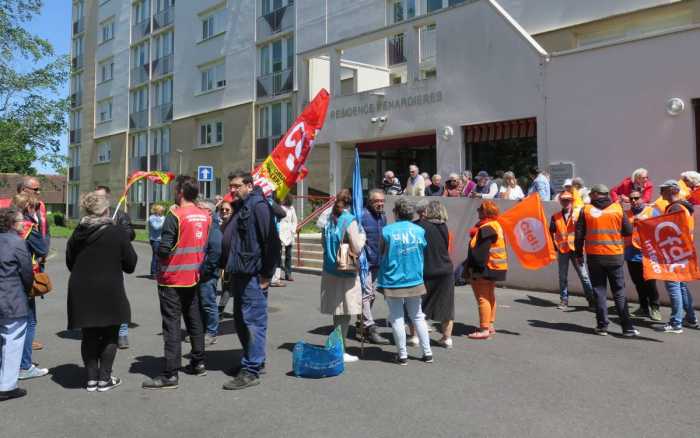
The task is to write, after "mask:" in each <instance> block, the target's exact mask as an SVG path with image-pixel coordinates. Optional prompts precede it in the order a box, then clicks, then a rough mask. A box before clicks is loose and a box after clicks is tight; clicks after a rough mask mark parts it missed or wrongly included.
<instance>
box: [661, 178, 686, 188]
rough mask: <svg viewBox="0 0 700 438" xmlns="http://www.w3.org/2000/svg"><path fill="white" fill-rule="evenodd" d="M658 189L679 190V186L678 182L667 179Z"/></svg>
mask: <svg viewBox="0 0 700 438" xmlns="http://www.w3.org/2000/svg"><path fill="white" fill-rule="evenodd" d="M659 188H660V189H675V190H680V189H681V186H679V185H678V181H676V180H673V179H669V180H668V181H665V182H664V183H663V184H661V185H660V186H659Z"/></svg>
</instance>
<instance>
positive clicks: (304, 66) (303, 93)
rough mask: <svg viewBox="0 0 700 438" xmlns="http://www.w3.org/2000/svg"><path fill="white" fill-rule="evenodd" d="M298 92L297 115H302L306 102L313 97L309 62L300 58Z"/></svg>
mask: <svg viewBox="0 0 700 438" xmlns="http://www.w3.org/2000/svg"><path fill="white" fill-rule="evenodd" d="M297 90H298V93H297V114H301V112H302V111H303V110H304V104H305V102H306V101H310V100H311V97H313V96H309V61H308V60H307V59H304V58H299V62H298V69H297Z"/></svg>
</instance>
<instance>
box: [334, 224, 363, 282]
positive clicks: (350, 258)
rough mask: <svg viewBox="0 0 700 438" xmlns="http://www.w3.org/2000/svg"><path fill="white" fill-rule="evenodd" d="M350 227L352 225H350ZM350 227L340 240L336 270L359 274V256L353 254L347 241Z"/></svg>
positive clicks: (346, 228) (345, 230)
mask: <svg viewBox="0 0 700 438" xmlns="http://www.w3.org/2000/svg"><path fill="white" fill-rule="evenodd" d="M348 226H350V225H348ZM347 230H348V227H345V229H344V230H343V238H342V239H340V246H339V247H338V253H337V254H336V257H335V268H336V270H338V271H339V272H357V271H358V270H359V269H360V263H359V260H358V256H357V255H356V254H354V253H353V252H352V249H351V248H350V243H349V242H348V239H347Z"/></svg>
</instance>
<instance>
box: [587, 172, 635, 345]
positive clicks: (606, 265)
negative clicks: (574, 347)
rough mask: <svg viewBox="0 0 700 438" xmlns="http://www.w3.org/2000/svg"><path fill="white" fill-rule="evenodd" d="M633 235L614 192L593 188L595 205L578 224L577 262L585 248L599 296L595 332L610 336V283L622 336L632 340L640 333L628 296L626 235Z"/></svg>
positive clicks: (592, 201) (598, 186)
mask: <svg viewBox="0 0 700 438" xmlns="http://www.w3.org/2000/svg"><path fill="white" fill-rule="evenodd" d="M631 235H632V225H631V224H630V223H629V221H628V220H627V215H625V214H624V212H623V211H622V208H621V207H620V205H619V204H616V203H615V204H613V201H612V200H611V199H610V190H608V188H607V187H606V186H604V185H603V184H596V185H594V186H593V187H591V204H590V205H586V206H585V207H584V209H583V211H581V214H580V215H579V218H578V221H576V238H575V242H574V245H575V254H576V262H577V263H578V264H579V265H581V264H583V253H584V249H585V252H586V261H587V265H588V272H589V274H590V278H591V285H592V286H593V290H594V291H595V295H596V321H597V326H596V328H595V333H596V334H598V335H601V336H606V335H607V334H608V323H609V321H608V302H607V299H608V291H607V283H608V282H609V283H610V289H611V292H612V295H613V299H614V300H615V308H616V309H617V314H618V316H619V317H620V324H621V325H622V334H623V335H624V336H628V337H632V336H636V335H638V334H639V331H638V330H637V329H635V328H634V325H632V319H631V318H630V314H629V309H628V307H627V298H626V297H625V271H624V263H625V260H624V249H625V246H624V240H623V237H624V236H631Z"/></svg>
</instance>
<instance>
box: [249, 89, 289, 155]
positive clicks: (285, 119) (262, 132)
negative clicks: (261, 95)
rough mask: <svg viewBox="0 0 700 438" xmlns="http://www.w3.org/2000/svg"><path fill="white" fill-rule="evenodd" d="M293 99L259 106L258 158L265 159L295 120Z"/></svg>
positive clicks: (256, 153)
mask: <svg viewBox="0 0 700 438" xmlns="http://www.w3.org/2000/svg"><path fill="white" fill-rule="evenodd" d="M293 117H294V108H293V106H292V102H291V101H287V100H285V101H282V102H275V103H272V104H269V105H263V106H260V107H259V108H258V121H257V128H258V132H257V141H256V152H255V155H256V157H255V158H256V159H257V160H262V159H264V158H265V157H266V156H267V155H268V154H269V153H270V151H271V150H272V148H274V147H275V146H276V145H277V142H278V141H279V139H280V137H282V135H283V134H284V133H285V132H287V130H288V129H289V127H290V126H291V125H292V123H293V122H294V119H293Z"/></svg>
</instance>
